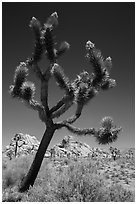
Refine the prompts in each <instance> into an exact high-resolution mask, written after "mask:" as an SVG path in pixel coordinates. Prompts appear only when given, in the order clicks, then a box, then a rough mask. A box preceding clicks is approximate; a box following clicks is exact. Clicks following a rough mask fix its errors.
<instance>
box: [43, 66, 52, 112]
mask: <svg viewBox="0 0 137 204" xmlns="http://www.w3.org/2000/svg"><path fill="white" fill-rule="evenodd" d="M51 66H52V65H51ZM51 66H49V67H48V69H47V70H46V71H45V73H44V74H43V78H42V80H41V103H42V105H43V106H44V108H45V112H46V114H47V115H48V114H49V106H48V82H49V79H50V77H51V73H50V70H51Z"/></svg>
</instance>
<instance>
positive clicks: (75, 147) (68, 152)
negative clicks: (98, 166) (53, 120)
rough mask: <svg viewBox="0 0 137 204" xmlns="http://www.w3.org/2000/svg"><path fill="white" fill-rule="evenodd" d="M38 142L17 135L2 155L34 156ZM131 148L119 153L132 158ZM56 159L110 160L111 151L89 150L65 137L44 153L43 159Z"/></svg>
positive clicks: (22, 135) (83, 144)
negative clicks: (85, 158) (84, 158)
mask: <svg viewBox="0 0 137 204" xmlns="http://www.w3.org/2000/svg"><path fill="white" fill-rule="evenodd" d="M39 144H40V142H39V141H38V140H37V138H36V137H35V136H30V135H28V134H22V133H18V134H16V135H15V136H14V137H13V138H12V139H11V142H10V144H9V145H8V146H6V147H5V149H4V151H3V155H4V156H5V157H8V158H9V159H12V158H15V157H19V156H23V155H30V154H35V153H36V152H37V150H38V147H39ZM133 152H134V151H133V150H132V148H130V149H128V150H126V151H124V152H121V154H120V155H121V156H122V157H128V158H132V157H133ZM48 157H51V158H58V157H60V158H61V157H67V158H71V157H91V158H95V159H96V158H112V154H111V151H106V150H103V149H100V148H97V147H93V148H91V147H90V146H89V145H87V144H86V143H82V142H80V141H76V139H75V138H73V137H72V136H69V135H68V136H65V137H64V139H63V140H62V141H61V142H60V143H59V144H56V145H54V146H53V148H51V149H50V150H47V151H46V153H45V158H48Z"/></svg>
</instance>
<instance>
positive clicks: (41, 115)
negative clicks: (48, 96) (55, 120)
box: [25, 100, 46, 122]
mask: <svg viewBox="0 0 137 204" xmlns="http://www.w3.org/2000/svg"><path fill="white" fill-rule="evenodd" d="M25 103H26V105H27V106H28V107H29V108H32V109H33V110H36V111H38V113H39V118H40V120H41V121H42V122H46V114H45V110H44V107H43V106H42V105H41V104H40V103H38V102H37V101H35V100H30V101H29V102H27V101H25Z"/></svg>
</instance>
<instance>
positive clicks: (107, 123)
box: [95, 117, 122, 144]
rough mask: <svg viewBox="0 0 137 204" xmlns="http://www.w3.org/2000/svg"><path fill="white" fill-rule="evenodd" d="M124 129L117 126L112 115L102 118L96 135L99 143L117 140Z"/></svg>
mask: <svg viewBox="0 0 137 204" xmlns="http://www.w3.org/2000/svg"><path fill="white" fill-rule="evenodd" d="M121 130H122V129H121V128H116V127H115V126H114V123H113V119H112V118H111V117H105V118H103V119H102V120H101V128H100V129H99V130H98V131H97V132H96V134H95V137H96V140H97V141H98V143H99V144H109V143H112V142H114V141H116V140H117V138H118V134H119V133H120V131H121Z"/></svg>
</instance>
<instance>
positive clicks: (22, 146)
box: [3, 133, 39, 159]
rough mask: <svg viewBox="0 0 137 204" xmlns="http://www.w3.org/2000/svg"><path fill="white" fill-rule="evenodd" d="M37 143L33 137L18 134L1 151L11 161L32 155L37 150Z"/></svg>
mask: <svg viewBox="0 0 137 204" xmlns="http://www.w3.org/2000/svg"><path fill="white" fill-rule="evenodd" d="M38 147H39V141H38V140H37V139H36V137H35V136H30V135H28V134H22V133H18V134H16V135H15V136H14V137H13V138H12V139H11V142H10V144H9V145H7V146H6V147H5V149H4V150H3V155H4V156H5V157H8V158H9V159H12V158H14V157H19V156H22V155H29V154H34V153H36V151H37V150H38Z"/></svg>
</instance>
